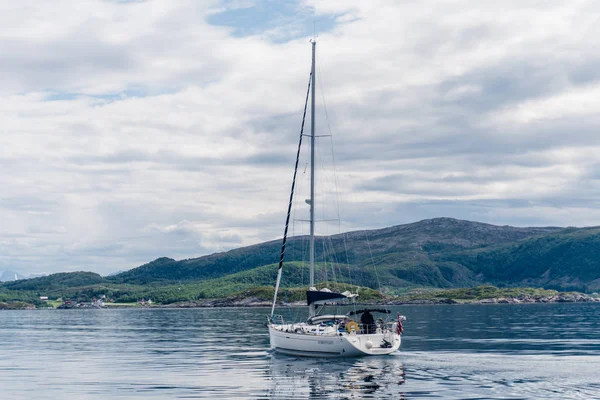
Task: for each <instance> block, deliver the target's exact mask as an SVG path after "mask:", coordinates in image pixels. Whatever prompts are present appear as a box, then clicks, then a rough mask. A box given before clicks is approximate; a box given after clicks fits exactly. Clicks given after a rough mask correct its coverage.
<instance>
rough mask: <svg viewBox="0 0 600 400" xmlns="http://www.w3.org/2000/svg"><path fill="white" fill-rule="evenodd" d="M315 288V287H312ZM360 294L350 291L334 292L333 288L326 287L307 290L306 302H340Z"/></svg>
mask: <svg viewBox="0 0 600 400" xmlns="http://www.w3.org/2000/svg"><path fill="white" fill-rule="evenodd" d="M311 289H313V288H311ZM357 296H358V294H356V293H350V292H348V291H346V292H344V293H337V292H332V291H331V290H329V289H327V288H324V289H321V290H307V291H306V303H307V304H308V305H309V306H310V305H311V304H327V303H339V302H342V301H345V300H348V299H352V298H354V297H357Z"/></svg>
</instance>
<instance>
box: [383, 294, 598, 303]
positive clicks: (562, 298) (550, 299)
mask: <svg viewBox="0 0 600 400" xmlns="http://www.w3.org/2000/svg"><path fill="white" fill-rule="evenodd" d="M592 302H600V298H598V297H592V296H589V295H587V294H583V293H559V294H557V295H553V296H535V295H528V294H523V295H519V296H515V297H497V298H485V299H451V298H447V297H446V298H444V297H441V298H415V297H411V298H401V299H396V300H391V301H389V302H388V303H387V304H392V305H400V304H532V303H592Z"/></svg>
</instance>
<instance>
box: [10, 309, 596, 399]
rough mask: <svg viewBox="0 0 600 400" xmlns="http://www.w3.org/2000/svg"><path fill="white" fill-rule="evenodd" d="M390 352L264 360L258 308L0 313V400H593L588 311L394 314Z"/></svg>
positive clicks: (591, 314)
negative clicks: (399, 332) (397, 334)
mask: <svg viewBox="0 0 600 400" xmlns="http://www.w3.org/2000/svg"><path fill="white" fill-rule="evenodd" d="M392 311H393V312H394V313H396V312H398V311H400V312H401V313H402V314H404V315H406V316H407V317H408V321H407V322H406V323H405V334H404V336H403V345H402V348H401V351H400V352H398V353H397V354H395V355H393V356H385V357H373V358H355V359H329V360H324V359H303V358H295V357H287V356H282V355H276V354H272V353H271V352H270V351H269V350H268V347H269V346H268V340H269V339H268V335H267V332H266V327H265V326H264V321H265V315H266V314H267V312H268V310H266V309H182V310H176V309H131V310H128V309H120V310H45V311H3V312H0V398H1V399H28V400H29V399H78V400H80V399H130V398H132V399H136V398H139V399H197V398H224V399H234V398H239V399H246V398H248V399H263V398H265V399H266V398H281V399H293V398H299V399H306V398H311V399H320V398H324V399H329V398H331V399H363V398H393V399H429V398H441V399H594V398H597V399H600V304H540V305H473V306H410V307H408V306H407V307H394V308H392Z"/></svg>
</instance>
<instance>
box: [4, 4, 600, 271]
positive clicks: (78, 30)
mask: <svg viewBox="0 0 600 400" xmlns="http://www.w3.org/2000/svg"><path fill="white" fill-rule="evenodd" d="M599 21H600V4H598V2H596V1H592V0H590V1H583V0H568V1H567V0H565V1H555V0H547V1H539V0H515V1H512V0H503V1H487V0H484V1H479V2H473V1H468V0H447V1H441V0H437V1H425V0H420V1H413V0H405V1H364V0H355V1H351V0H337V1H335V0H328V1H304V0H296V1H291V0H286V1H266V0H265V1H243V0H241V1H216V0H215V1H184V0H181V1H180V0H169V1H150V0H149V1H107V0H96V1H92V0H77V1H74V0H71V1H60V0H55V1H51V2H49V1H37V0H34V1H26V0H21V1H18V2H12V1H3V2H0V171H1V172H0V188H1V189H0V270H14V271H17V272H21V273H49V272H56V271H73V270H91V271H96V272H99V273H102V274H106V273H109V272H112V271H116V270H121V269H129V268H132V267H134V266H137V265H140V264H142V263H145V262H147V261H150V260H152V259H154V258H156V257H159V256H169V257H173V258H177V259H180V258H189V257H195V256H200V255H203V254H207V253H212V252H215V251H223V250H228V249H231V248H235V247H239V246H242V245H248V244H253V243H258V242H261V241H265V240H270V239H274V238H277V237H279V236H281V233H282V229H283V222H284V218H285V214H284V213H285V209H286V205H287V197H288V191H289V185H290V180H291V175H292V167H293V162H294V156H295V151H296V148H295V147H296V143H297V138H298V132H299V127H300V121H301V112H302V107H303V104H304V95H305V92H306V84H307V80H308V72H309V68H310V43H309V41H308V40H309V39H310V37H311V35H312V32H313V22H314V25H315V27H316V30H317V31H318V36H319V38H318V45H317V46H318V64H319V70H318V76H319V78H320V83H319V84H318V85H317V89H318V90H319V95H318V96H317V97H318V99H319V103H318V110H319V111H318V115H317V117H318V121H319V122H318V124H320V125H317V128H320V129H321V130H320V131H319V132H318V133H320V134H323V135H325V134H326V135H328V134H329V133H330V132H329V127H328V123H329V126H330V127H331V133H332V134H333V139H331V138H321V139H319V142H320V143H321V142H324V144H327V145H330V144H331V143H333V146H334V149H335V163H336V167H337V168H336V170H337V173H336V174H337V175H336V177H335V178H336V180H337V185H338V190H339V194H340V198H341V199H342V200H341V202H340V204H342V205H341V206H340V210H341V211H340V212H341V214H342V220H343V221H344V222H343V224H342V225H341V229H342V230H344V231H345V230H351V229H361V228H379V227H386V226H391V225H395V224H401V223H407V222H413V221H417V220H420V219H424V218H432V217H439V216H448V217H455V218H462V219H469V220H476V221H483V222H489V223H494V224H501V225H504V224H509V225H517V226H529V225H561V226H563V225H564V226H567V225H575V226H587V225H600V208H599V203H598V199H599V198H600V131H599V128H600V112H599V111H600V23H599ZM321 89H322V91H321ZM323 94H324V95H323ZM323 99H324V100H323ZM324 104H325V105H326V106H327V115H325V108H324V107H323V105H324ZM325 116H328V117H329V119H328V121H329V122H328V123H327V122H326V121H325ZM322 148H329V149H330V148H331V147H327V146H324V147H322ZM328 151H329V152H330V150H323V151H321V152H320V153H319V157H320V158H319V160H321V157H323V160H324V159H325V155H327V154H328V153H327V152H328ZM323 163H325V161H323ZM300 173H301V175H303V176H304V175H306V174H304V173H303V166H302V165H301V171H300ZM323 176H325V175H323ZM332 182H333V184H335V183H336V181H333V180H330V181H329V183H332ZM323 185H326V183H324V184H323Z"/></svg>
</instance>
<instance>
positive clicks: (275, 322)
mask: <svg viewBox="0 0 600 400" xmlns="http://www.w3.org/2000/svg"><path fill="white" fill-rule="evenodd" d="M311 43H312V66H311V74H310V79H309V90H308V91H307V93H306V101H305V105H304V115H303V119H302V129H301V132H300V140H299V143H298V152H297V155H296V166H295V169H294V178H293V180H292V190H291V194H290V201H289V204H288V211H287V218H286V223H285V230H284V235H283V243H282V247H281V256H280V259H279V267H278V272H277V282H276V285H275V295H274V298H273V306H272V308H271V314H270V315H269V316H268V328H269V337H270V343H271V348H272V349H274V350H275V351H277V352H280V353H285V354H290V355H297V356H316V357H339V356H348V357H349V356H361V355H385V354H391V353H393V352H395V351H397V350H398V349H399V348H400V343H401V334H402V321H404V320H405V319H406V318H405V317H404V316H401V315H398V317H397V319H394V320H390V319H389V314H390V311H389V310H387V309H362V310H357V309H356V297H358V294H357V293H351V292H349V291H346V292H343V293H337V292H333V291H331V290H329V289H326V288H323V289H321V290H317V289H316V288H315V283H314V281H315V279H314V275H315V137H316V136H315V47H316V42H315V40H312V41H311ZM309 93H310V95H311V96H310V97H311V101H310V104H311V133H310V143H311V146H310V150H311V151H310V199H308V200H306V203H307V204H308V205H309V206H310V220H309V222H310V250H309V255H310V286H309V289H308V291H307V292H306V300H307V305H308V319H307V320H306V321H305V322H300V323H290V322H285V321H284V319H283V317H282V316H275V314H274V312H275V305H276V302H277V293H278V291H279V285H280V283H281V275H282V271H283V260H284V255H285V246H286V241H287V233H288V226H289V222H290V214H291V208H292V203H293V198H294V188H295V184H296V175H297V172H298V160H299V157H300V150H301V147H302V137H303V130H304V121H305V118H306V109H307V105H308V97H309ZM350 302H351V303H353V304H354V310H352V311H350V312H348V313H347V314H338V313H334V314H323V310H324V308H325V306H326V305H331V304H336V305H339V304H344V303H350ZM372 313H375V314H381V315H382V317H380V318H377V320H375V319H374V316H373V314H372ZM359 315H360V319H359V321H358V322H357V321H355V320H354V318H358V316H359Z"/></svg>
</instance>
